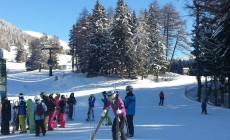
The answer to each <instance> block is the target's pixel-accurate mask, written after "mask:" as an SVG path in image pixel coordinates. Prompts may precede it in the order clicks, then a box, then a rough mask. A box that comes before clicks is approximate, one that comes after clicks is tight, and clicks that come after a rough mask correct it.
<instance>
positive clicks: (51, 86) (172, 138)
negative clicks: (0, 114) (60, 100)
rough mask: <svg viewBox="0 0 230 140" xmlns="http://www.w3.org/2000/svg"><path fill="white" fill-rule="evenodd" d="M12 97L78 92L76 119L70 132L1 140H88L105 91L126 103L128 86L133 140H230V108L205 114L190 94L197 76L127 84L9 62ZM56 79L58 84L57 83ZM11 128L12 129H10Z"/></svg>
mask: <svg viewBox="0 0 230 140" xmlns="http://www.w3.org/2000/svg"><path fill="white" fill-rule="evenodd" d="M7 69H8V75H7V76H8V79H7V90H8V92H7V94H8V96H9V99H10V100H14V99H17V98H18V97H17V96H18V94H19V93H20V92H23V93H24V94H25V97H26V99H29V98H32V99H33V98H34V96H35V95H38V94H39V93H40V92H41V91H44V92H46V93H47V94H50V93H61V94H64V95H67V96H68V95H69V94H70V93H71V92H74V93H75V97H76V99H77V105H76V106H75V116H74V118H75V119H74V120H73V121H69V120H67V122H66V128H56V129H55V130H54V131H47V133H46V136H40V137H39V138H37V137H35V134H30V133H29V131H27V133H26V134H14V135H7V136H5V135H4V136H3V135H1V134H0V139H4V140H5V139H6V140H7V139H9V140H12V139H13V140H27V139H28V140H29V139H30V140H31V139H32V140H33V139H39V140H89V139H90V135H91V134H92V133H93V130H94V128H95V127H96V125H97V123H98V121H99V119H100V114H101V113H102V107H103V103H102V101H101V98H102V94H101V92H102V91H108V90H112V89H113V85H114V84H115V85H116V89H117V90H118V91H119V94H120V96H121V98H122V99H124V97H125V87H126V86H127V85H132V86H133V87H134V94H135V96H136V99H137V100H136V114H135V116H134V125H135V126H134V128H135V132H134V133H135V134H134V135H135V136H134V137H133V138H128V140H217V139H218V140H228V139H229V138H230V135H229V132H228V131H229V130H230V125H229V124H230V119H229V116H230V110H229V109H224V108H220V107H215V106H211V105H208V106H207V111H208V115H202V114H201V103H199V102H196V101H194V100H191V99H189V98H187V97H186V96H185V90H186V89H187V90H189V89H190V88H191V87H194V86H196V78H195V77H191V76H178V75H176V80H173V81H166V82H158V83H156V82H153V81H151V80H147V79H146V80H140V79H135V80H128V79H115V78H106V77H95V78H86V77H85V76H84V75H82V74H76V73H72V72H71V71H68V70H66V71H61V70H54V71H53V75H54V76H48V75H49V72H48V71H47V70H42V71H41V72H39V71H38V70H37V71H30V72H26V71H25V66H24V64H19V63H12V62H7ZM55 76H56V77H58V80H56V81H55ZM161 90H163V91H164V93H165V103H164V106H158V102H159V92H160V91H161ZM90 94H95V97H96V99H97V100H96V103H95V110H94V111H95V121H92V122H91V123H88V122H86V121H85V118H86V113H87V109H88V100H87V99H88V97H89V95H90ZM109 116H110V117H111V118H112V119H113V118H114V115H113V114H112V111H110V114H109ZM11 129H12V128H11ZM96 139H97V140H111V139H112V133H111V126H101V127H100V129H99V131H98V133H97V135H96Z"/></svg>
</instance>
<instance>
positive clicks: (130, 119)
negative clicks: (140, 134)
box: [126, 115, 134, 135]
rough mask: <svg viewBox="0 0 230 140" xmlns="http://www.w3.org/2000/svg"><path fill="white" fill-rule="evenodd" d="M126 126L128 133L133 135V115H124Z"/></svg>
mask: <svg viewBox="0 0 230 140" xmlns="http://www.w3.org/2000/svg"><path fill="white" fill-rule="evenodd" d="M126 118H127V125H128V130H127V131H128V133H129V134H131V135H134V126H133V115H126Z"/></svg>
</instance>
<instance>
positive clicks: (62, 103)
mask: <svg viewBox="0 0 230 140" xmlns="http://www.w3.org/2000/svg"><path fill="white" fill-rule="evenodd" d="M59 105H60V128H65V112H66V98H65V95H61V101H60V104H59Z"/></svg>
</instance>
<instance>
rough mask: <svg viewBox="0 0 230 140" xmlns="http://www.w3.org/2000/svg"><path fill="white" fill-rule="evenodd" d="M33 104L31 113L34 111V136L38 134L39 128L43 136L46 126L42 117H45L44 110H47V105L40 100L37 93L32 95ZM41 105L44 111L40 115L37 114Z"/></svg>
mask: <svg viewBox="0 0 230 140" xmlns="http://www.w3.org/2000/svg"><path fill="white" fill-rule="evenodd" d="M34 100H35V104H34V105H33V113H34V120H35V136H36V137H38V136H39V134H40V128H41V130H42V134H43V136H45V134H46V128H45V125H44V119H45V111H47V106H46V105H45V103H44V102H41V100H40V96H39V95H37V96H35V97H34ZM40 106H41V107H42V108H43V109H44V112H43V114H42V115H40V114H39V112H40V109H39V107H40ZM38 110H39V112H38Z"/></svg>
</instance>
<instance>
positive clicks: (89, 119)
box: [86, 94, 96, 121]
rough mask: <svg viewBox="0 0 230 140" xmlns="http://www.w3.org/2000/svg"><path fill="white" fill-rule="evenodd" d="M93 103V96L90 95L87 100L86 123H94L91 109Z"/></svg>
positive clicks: (94, 99)
mask: <svg viewBox="0 0 230 140" xmlns="http://www.w3.org/2000/svg"><path fill="white" fill-rule="evenodd" d="M95 101H96V98H95V97H94V95H93V94H91V95H90V96H89V98H88V104H89V108H88V113H87V119H86V121H94V110H93V109H94V103H95Z"/></svg>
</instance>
